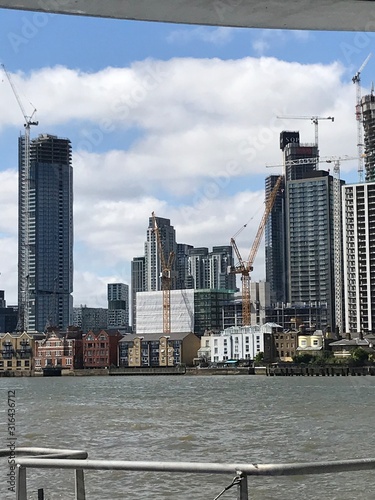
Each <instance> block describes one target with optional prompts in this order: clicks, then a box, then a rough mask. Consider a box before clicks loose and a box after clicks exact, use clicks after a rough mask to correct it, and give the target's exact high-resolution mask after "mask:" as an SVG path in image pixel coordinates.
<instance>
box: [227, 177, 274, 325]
mask: <svg viewBox="0 0 375 500" xmlns="http://www.w3.org/2000/svg"><path fill="white" fill-rule="evenodd" d="M283 178H284V176H283V175H280V176H279V177H278V179H277V181H276V183H275V185H274V187H273V189H272V192H271V194H270V196H269V198H268V199H267V201H266V206H265V209H264V213H263V216H262V219H261V221H260V223H259V227H258V231H257V234H256V236H255V239H254V242H253V245H252V247H251V249H250V253H249V257H248V259H247V261H244V260H243V259H242V257H241V254H240V251H239V249H238V247H237V243H236V241H235V239H234V237H233V238H231V240H230V243H231V245H232V247H233V249H234V252H235V254H236V257H237V259H238V264H237V266H234V267H232V268H231V273H235V274H241V282H242V324H243V326H249V325H250V320H251V312H250V304H251V302H250V273H251V272H252V271H253V264H254V260H255V257H256V254H257V252H258V248H259V245H260V242H261V240H262V236H263V233H264V229H265V227H266V223H267V220H268V216H269V214H270V212H271V210H272V208H273V206H274V204H275V200H276V196H277V193H278V191H279V189H280V186H281V182H282V180H283ZM237 234H238V233H237Z"/></svg>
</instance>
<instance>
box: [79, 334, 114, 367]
mask: <svg viewBox="0 0 375 500" xmlns="http://www.w3.org/2000/svg"><path fill="white" fill-rule="evenodd" d="M121 339H122V335H121V333H120V332H119V331H118V330H99V331H97V332H94V331H93V330H90V331H89V332H87V334H86V335H85V336H84V337H83V366H84V368H109V367H110V366H118V360H117V358H118V355H117V352H118V343H119V340H121Z"/></svg>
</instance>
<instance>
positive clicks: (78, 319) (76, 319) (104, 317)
mask: <svg viewBox="0 0 375 500" xmlns="http://www.w3.org/2000/svg"><path fill="white" fill-rule="evenodd" d="M73 325H74V326H76V327H78V328H79V329H80V330H82V332H83V333H87V332H88V331H89V330H95V331H96V330H101V329H106V328H107V325H108V309H104V308H103V307H87V306H86V305H81V306H80V307H74V308H73Z"/></svg>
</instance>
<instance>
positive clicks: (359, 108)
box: [352, 52, 372, 182]
mask: <svg viewBox="0 0 375 500" xmlns="http://www.w3.org/2000/svg"><path fill="white" fill-rule="evenodd" d="M371 55H372V54H371V52H370V54H369V55H368V56H367V57H366V59H365V60H364V61H363V63H362V66H361V67H360V68H359V70H358V71H357V73H356V74H355V75H354V76H353V78H352V82H353V83H354V85H355V87H356V106H355V117H356V120H357V148H358V179H359V182H363V137H362V123H363V120H362V106H361V73H362V71H363V70H364V68H365V66H366V64H367V63H368V62H369V60H370V57H371Z"/></svg>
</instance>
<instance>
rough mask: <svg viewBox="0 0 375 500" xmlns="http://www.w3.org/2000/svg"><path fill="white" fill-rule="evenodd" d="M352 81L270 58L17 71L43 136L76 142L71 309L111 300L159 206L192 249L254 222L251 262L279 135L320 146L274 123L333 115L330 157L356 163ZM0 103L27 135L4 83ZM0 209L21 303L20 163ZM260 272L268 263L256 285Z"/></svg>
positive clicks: (0, 187) (5, 281)
mask: <svg viewBox="0 0 375 500" xmlns="http://www.w3.org/2000/svg"><path fill="white" fill-rule="evenodd" d="M343 74H344V68H342V67H341V66H340V65H339V64H331V65H327V66H324V65H320V64H314V65H302V64H298V63H287V62H283V61H279V60H277V59H275V58H265V57H263V58H260V59H256V58H244V59H239V60H228V61H223V60H219V59H192V58H185V59H171V60H169V61H155V60H145V61H141V62H137V63H134V64H133V65H132V66H131V67H129V68H107V69H105V70H102V71H99V72H97V73H84V72H79V71H76V70H72V69H68V68H64V67H61V66H57V67H54V68H44V69H41V70H39V71H35V72H33V73H31V74H30V75H28V76H25V75H22V74H20V75H13V81H14V82H15V85H16V86H17V88H20V89H22V94H23V95H27V96H29V98H30V99H31V100H32V102H33V103H36V106H37V108H38V118H39V120H40V123H41V125H40V126H39V127H37V128H34V130H33V133H34V134H35V133H38V132H39V133H41V132H50V133H54V134H56V135H63V136H68V137H69V138H70V139H71V140H72V144H73V149H74V154H73V168H74V202H75V207H74V221H75V243H76V248H75V293H74V295H75V298H76V299H75V303H86V304H87V305H88V306H89V305H95V304H97V303H99V302H101V305H105V293H106V289H105V280H107V279H109V278H110V277H112V278H116V279H123V280H125V281H126V282H127V283H130V281H129V280H130V260H131V259H132V258H133V257H135V256H139V255H142V254H143V244H144V240H145V236H146V229H147V225H148V218H149V217H150V214H151V212H152V211H155V212H156V214H157V215H159V216H161V217H167V218H170V219H171V223H172V224H173V225H174V226H175V227H176V231H177V239H178V241H179V242H183V243H189V244H193V245H196V246H207V247H212V246H213V245H223V244H228V243H229V240H230V237H231V236H233V235H234V234H235V232H236V231H237V230H238V229H239V228H240V227H241V226H242V225H243V224H245V223H246V222H248V221H249V224H248V227H247V228H246V231H243V233H241V240H240V241H239V245H240V248H241V251H243V255H246V256H247V253H248V251H249V249H250V245H251V243H252V239H253V238H254V236H255V231H256V229H257V225H258V224H259V220H260V217H261V211H262V207H263V196H264V195H263V191H262V188H263V177H265V176H266V175H269V174H271V173H275V172H276V171H273V170H272V171H271V170H266V168H265V165H266V164H279V163H280V162H281V153H280V150H279V148H278V142H279V133H280V131H281V130H283V129H284V130H285V129H289V130H300V132H301V141H302V142H313V141H314V126H313V125H312V124H311V121H310V120H298V121H297V120H278V119H277V118H276V116H278V115H280V116H284V115H300V116H315V115H317V116H334V117H335V121H334V123H331V122H325V121H322V122H320V123H319V136H320V152H321V155H322V156H328V155H340V156H341V155H352V156H355V155H356V143H357V139H356V122H355V117H354V106H355V91H354V88H353V85H351V84H350V83H344V82H343ZM0 97H1V98H2V99H3V101H2V102H4V112H3V113H2V114H1V115H0V129H5V128H8V127H14V126H15V125H18V126H19V128H21V127H22V120H20V111H19V109H18V105H17V102H16V101H15V99H14V96H12V92H11V89H10V88H9V86H7V85H4V84H3V85H2V86H0ZM20 123H21V126H20ZM42 129H43V130H42ZM15 143H16V137H15ZM14 149H15V150H16V147H15V148H14ZM14 163H16V162H14ZM350 164H351V162H349V161H348V162H344V163H343V164H342V172H350V171H351V172H353V171H354V172H355V170H356V162H353V164H351V165H350ZM3 167H4V168H7V165H3ZM0 208H1V213H2V217H1V219H0V220H1V222H0V233H2V234H6V235H7V237H8V238H10V240H6V239H4V238H5V237H4V238H3V239H2V240H1V246H0V261H1V262H2V263H4V264H2V265H3V267H4V268H6V270H5V271H3V270H1V269H0V272H1V273H2V275H1V288H5V289H6V294H7V298H8V301H9V302H12V303H13V302H15V301H16V294H15V290H16V286H15V284H16V279H17V277H16V270H17V252H16V243H15V237H16V232H17V215H16V214H17V184H16V172H14V170H11V169H8V170H4V171H2V172H0ZM9 248H11V251H9ZM262 257H263V256H262V248H260V250H259V253H258V258H259V259H261V260H260V262H263V261H262ZM263 277H264V269H263V263H262V264H261V265H258V266H256V270H255V272H254V278H263ZM99 288H100V290H99ZM85 297H86V299H85ZM90 301H91V302H90ZM93 302H95V304H94V303H93Z"/></svg>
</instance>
